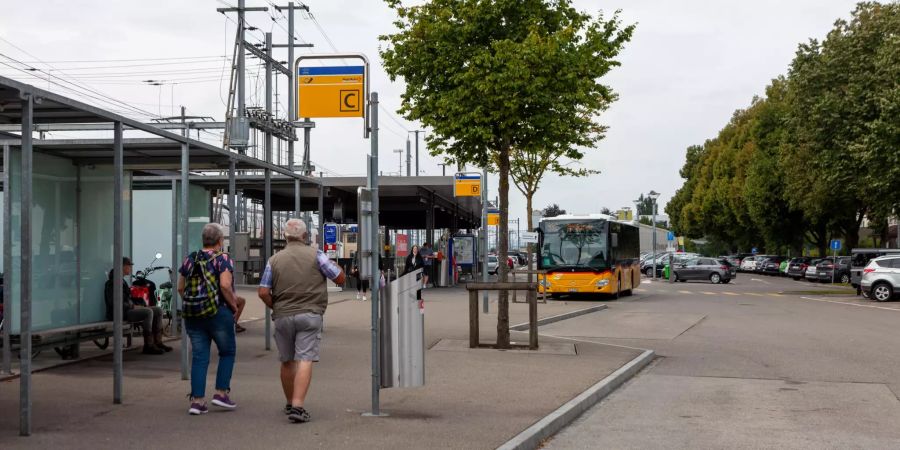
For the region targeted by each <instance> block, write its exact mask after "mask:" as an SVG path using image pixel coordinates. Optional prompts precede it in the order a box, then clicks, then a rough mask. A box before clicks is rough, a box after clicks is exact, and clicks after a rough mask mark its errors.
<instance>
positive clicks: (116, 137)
mask: <svg viewBox="0 0 900 450" xmlns="http://www.w3.org/2000/svg"><path fill="white" fill-rule="evenodd" d="M114 128H115V131H113V267H114V268H115V269H114V272H115V273H114V274H113V403H115V404H117V405H118V404H121V403H122V315H123V314H124V311H123V310H122V302H123V301H124V299H123V298H122V289H121V287H120V286H119V283H121V282H122V279H123V278H124V276H125V275H124V273H123V270H124V268H123V267H122V257H123V256H124V255H123V252H122V243H123V242H122V241H123V236H124V235H123V232H122V225H123V224H122V196H123V186H122V176H123V169H122V168H123V165H124V164H123V161H122V157H123V155H122V122H116V123H115V126H114Z"/></svg>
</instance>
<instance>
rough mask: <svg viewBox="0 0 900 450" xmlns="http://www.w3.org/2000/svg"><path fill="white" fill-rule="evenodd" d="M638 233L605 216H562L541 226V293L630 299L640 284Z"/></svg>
mask: <svg viewBox="0 0 900 450" xmlns="http://www.w3.org/2000/svg"><path fill="white" fill-rule="evenodd" d="M639 261H640V233H639V230H638V227H637V226H635V225H632V224H631V223H630V222H624V221H622V222H620V221H617V220H616V219H615V218H614V217H612V216H608V215H605V214H589V215H563V216H557V217H550V218H545V219H542V220H541V221H540V223H539V225H538V254H537V266H538V269H539V270H544V271H546V272H547V276H546V278H544V279H543V280H541V281H540V282H539V284H540V285H539V289H540V290H541V291H542V292H545V293H547V294H549V295H550V296H551V297H559V296H561V295H566V294H595V295H597V294H603V295H606V296H612V297H614V298H619V296H626V295H631V293H632V290H633V289H635V288H636V287H638V286H639V285H640V283H641V272H640V270H641V269H640V262H639Z"/></svg>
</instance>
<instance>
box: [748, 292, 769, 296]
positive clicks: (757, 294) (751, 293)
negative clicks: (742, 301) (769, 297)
mask: <svg viewBox="0 0 900 450" xmlns="http://www.w3.org/2000/svg"><path fill="white" fill-rule="evenodd" d="M745 294H747V295H752V296H754V297H765V295H762V294H759V293H756V292H745Z"/></svg>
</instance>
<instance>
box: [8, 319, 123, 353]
mask: <svg viewBox="0 0 900 450" xmlns="http://www.w3.org/2000/svg"><path fill="white" fill-rule="evenodd" d="M135 328H137V327H136V326H134V324H132V323H129V322H124V323H123V324H122V335H123V336H124V337H125V340H126V345H125V347H126V348H127V347H131V337H132V332H133V331H134V329H135ZM112 336H113V322H112V321H104V322H93V323H85V324H80V325H71V326H68V327H62V328H53V329H50V330H42V331H36V332H34V333H32V337H31V355H32V357H35V356H37V355H38V354H40V353H41V351H42V350H44V349H48V348H52V349H53V350H55V351H56V353H57V354H59V356H60V357H61V358H62V359H77V358H78V357H79V355H80V351H79V348H80V345H81V343H82V342H87V341H92V342H93V343H94V345H96V346H97V347H98V348H100V349H101V350H105V349H106V348H107V347H109V338H110V337H112ZM20 338H21V337H20V335H10V350H12V351H14V352H19V351H21V341H20Z"/></svg>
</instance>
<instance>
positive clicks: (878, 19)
mask: <svg viewBox="0 0 900 450" xmlns="http://www.w3.org/2000/svg"><path fill="white" fill-rule="evenodd" d="M898 148H900V4H898V3H891V4H887V5H884V4H880V3H875V2H866V3H860V4H858V5H857V7H856V9H855V10H854V11H853V13H852V14H851V17H850V19H849V20H838V21H837V22H836V23H835V26H834V29H833V30H832V31H831V32H830V33H828V35H827V37H826V38H825V40H824V41H822V42H818V41H816V40H810V41H809V42H807V43H804V44H801V45H800V46H799V48H798V50H797V53H796V56H795V58H794V60H793V61H792V63H791V65H790V69H789V71H788V73H787V75H786V76H781V77H778V78H775V79H774V80H773V81H772V82H771V84H770V85H769V86H768V87H767V88H766V92H765V97H762V98H755V99H754V100H753V101H752V102H751V104H750V106H748V107H747V108H746V109H740V110H738V111H736V112H735V113H734V115H733V116H732V118H731V121H730V122H729V123H728V124H727V125H726V126H725V127H724V128H723V129H722V130H721V131H720V132H719V134H718V136H716V137H715V138H713V139H710V140H708V141H706V142H705V143H704V144H703V145H698V146H692V147H690V148H688V151H687V157H686V160H685V164H684V167H682V169H681V176H682V177H683V178H684V179H685V182H684V185H683V186H682V187H681V188H680V189H679V190H678V192H677V193H676V194H675V196H674V198H673V199H672V200H671V201H670V202H669V204H668V206H667V207H666V212H667V213H668V214H669V216H670V217H671V218H672V221H673V225H674V227H675V229H676V231H677V232H679V233H681V234H684V235H686V236H688V237H696V238H699V237H707V238H709V239H710V240H713V241H717V242H719V243H722V244H723V245H724V246H727V247H728V249H729V250H732V251H736V250H744V251H746V250H748V249H749V248H750V247H753V246H765V248H766V251H768V252H773V253H774V252H781V251H784V250H791V251H793V252H795V253H800V252H801V251H802V250H803V247H804V245H805V244H811V245H812V246H813V247H816V248H818V249H819V251H820V252H824V251H825V248H826V245H827V242H828V239H829V238H834V237H843V238H845V239H846V241H847V243H846V245H845V248H851V247H853V246H856V245H857V243H858V241H859V228H860V224H861V223H862V222H863V219H864V218H865V217H869V218H870V220H872V221H873V222H876V223H879V224H881V225H882V226H880V227H877V228H878V230H880V232H882V233H884V232H885V231H886V226H883V225H884V219H885V218H886V217H887V216H888V215H890V214H896V211H897V206H898V204H900V152H898V151H897V149H898Z"/></svg>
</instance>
